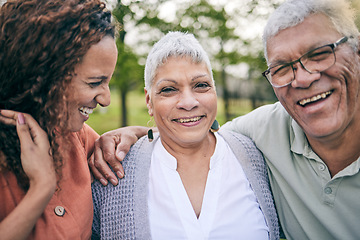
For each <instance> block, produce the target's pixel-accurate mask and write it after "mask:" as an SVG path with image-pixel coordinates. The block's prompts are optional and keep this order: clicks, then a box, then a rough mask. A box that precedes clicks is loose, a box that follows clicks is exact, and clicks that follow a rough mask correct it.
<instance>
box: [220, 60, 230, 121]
mask: <svg viewBox="0 0 360 240" xmlns="http://www.w3.org/2000/svg"><path fill="white" fill-rule="evenodd" d="M221 84H222V86H223V99H224V113H225V119H226V122H227V121H229V120H230V119H231V117H230V110H229V92H228V89H227V82H226V72H225V67H223V68H222V69H221Z"/></svg>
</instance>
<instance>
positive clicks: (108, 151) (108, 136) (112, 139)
mask: <svg viewBox="0 0 360 240" xmlns="http://www.w3.org/2000/svg"><path fill="white" fill-rule="evenodd" d="M148 129H149V128H147V127H141V126H129V127H123V128H119V129H115V130H112V131H109V132H106V133H104V134H103V135H101V136H100V138H99V139H98V140H96V142H95V149H94V153H93V155H92V156H91V157H90V159H89V167H90V169H91V171H92V174H93V176H94V177H95V179H98V180H99V181H100V182H101V183H102V184H103V185H107V184H108V181H110V182H111V183H112V184H113V185H117V184H118V179H117V177H116V176H115V174H114V173H113V172H112V171H111V169H110V167H109V166H108V164H109V165H110V166H111V168H112V169H113V170H114V172H115V173H116V175H117V176H118V177H119V178H123V177H124V169H123V167H122V165H121V163H120V162H121V161H122V160H123V159H124V158H125V155H126V154H127V153H128V151H129V150H130V147H131V146H132V145H133V144H134V143H136V141H137V140H138V139H139V138H141V137H142V136H144V135H146V134H147V131H148Z"/></svg>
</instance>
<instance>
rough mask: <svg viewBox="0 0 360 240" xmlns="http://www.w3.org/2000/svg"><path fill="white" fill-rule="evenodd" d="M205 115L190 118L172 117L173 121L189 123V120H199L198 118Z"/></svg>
mask: <svg viewBox="0 0 360 240" xmlns="http://www.w3.org/2000/svg"><path fill="white" fill-rule="evenodd" d="M203 117H205V116H199V117H192V118H177V119H174V120H173V121H174V122H178V123H191V122H197V121H200V119H202V118H203Z"/></svg>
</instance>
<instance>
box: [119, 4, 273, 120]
mask: <svg viewBox="0 0 360 240" xmlns="http://www.w3.org/2000/svg"><path fill="white" fill-rule="evenodd" d="M210 2H213V1H209V0H195V1H176V0H173V1H169V0H153V1H131V0H122V1H121V0H118V2H117V6H116V7H115V9H114V15H115V16H116V18H117V19H118V21H119V22H120V23H123V24H124V25H125V26H130V28H132V30H133V29H134V28H137V35H136V42H137V46H136V49H134V50H135V51H136V52H137V54H138V55H141V56H142V58H140V61H141V60H142V62H144V60H143V59H144V58H145V57H146V55H147V53H148V50H149V49H150V47H151V46H152V45H153V43H154V42H155V41H157V40H158V39H159V38H160V37H161V36H162V35H163V34H165V33H167V32H168V31H176V30H178V31H188V32H191V33H193V34H194V35H195V36H196V37H197V39H199V41H200V42H201V44H202V45H203V46H204V48H205V50H206V51H207V52H208V54H209V57H210V59H211V62H212V66H213V68H214V76H216V78H215V79H216V80H217V79H218V80H219V81H217V83H218V84H217V86H218V87H219V90H220V92H219V93H220V94H219V95H220V96H221V97H223V99H224V110H225V115H226V116H225V117H226V120H229V119H231V117H232V116H231V114H230V111H229V99H230V97H231V96H230V94H229V90H228V88H229V87H228V86H227V85H228V81H227V76H228V74H227V68H228V67H229V66H230V65H236V64H239V63H241V62H246V63H247V64H248V65H249V73H248V77H249V78H251V81H254V82H255V83H254V84H256V85H259V86H260V87H261V88H265V90H264V91H265V92H271V91H272V90H271V87H270V85H269V84H267V83H266V81H264V79H263V78H262V76H261V72H262V71H263V70H264V69H266V65H265V61H264V59H263V57H262V50H261V49H262V47H261V41H260V37H259V36H251V37H250V38H249V37H248V38H246V37H244V36H242V32H243V31H239V25H240V26H241V25H244V22H249V21H255V22H257V21H258V20H259V19H266V18H267V16H268V14H269V12H270V11H271V9H273V8H274V7H275V6H276V3H277V2H279V0H271V1H262V0H248V1H245V2H241V3H239V1H235V0H228V1H226V4H225V2H222V3H221V4H214V3H210ZM228 3H232V7H228V6H229V4H228ZM164 9H165V11H167V10H169V11H172V10H173V9H175V11H174V16H170V17H169V14H167V16H165V17H164V16H161V10H163V11H162V12H164ZM264 9H265V10H264ZM125 30H126V28H125ZM121 34H123V40H122V42H126V40H125V41H124V39H125V34H126V31H123V32H122V33H121ZM254 42H256V43H255V44H254ZM259 56H261V57H260V58H259ZM120 71H121V70H120ZM125 73H126V72H125ZM257 82H260V83H257ZM253 89H255V90H254V91H256V90H258V88H253ZM266 89H268V90H266ZM264 91H257V92H256V93H255V94H252V96H253V99H254V102H256V100H259V99H262V98H264V96H262V94H261V93H262V92H264ZM254 106H255V104H254Z"/></svg>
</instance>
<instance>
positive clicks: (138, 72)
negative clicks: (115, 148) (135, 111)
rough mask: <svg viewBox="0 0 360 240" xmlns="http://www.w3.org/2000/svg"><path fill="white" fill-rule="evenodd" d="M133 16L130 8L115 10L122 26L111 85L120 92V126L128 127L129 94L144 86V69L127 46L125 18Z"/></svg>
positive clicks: (119, 28)
mask: <svg viewBox="0 0 360 240" xmlns="http://www.w3.org/2000/svg"><path fill="white" fill-rule="evenodd" d="M128 14H132V12H131V11H130V9H129V8H128V6H125V5H118V6H117V7H116V8H115V9H114V10H113V16H114V17H115V18H116V20H117V22H118V23H119V25H120V26H118V28H117V30H118V38H117V40H116V45H117V48H118V60H117V63H116V68H115V71H114V74H113V77H112V80H111V85H112V86H115V87H116V88H117V89H118V90H119V92H120V106H121V123H120V126H123V127H124V126H127V122H128V121H127V119H128V117H127V101H126V99H127V98H126V97H127V94H128V93H129V92H130V91H131V90H133V89H135V88H136V87H138V86H142V85H141V83H142V79H143V72H144V70H143V67H142V66H141V65H140V64H139V63H138V61H139V59H138V56H136V55H135V54H134V53H133V51H132V49H131V48H129V47H128V46H126V45H125V42H124V40H125V35H126V31H125V30H124V29H123V27H122V26H123V25H124V18H125V17H126V16H127V15H128Z"/></svg>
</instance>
